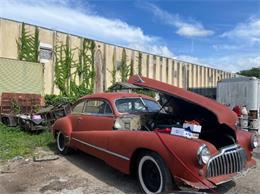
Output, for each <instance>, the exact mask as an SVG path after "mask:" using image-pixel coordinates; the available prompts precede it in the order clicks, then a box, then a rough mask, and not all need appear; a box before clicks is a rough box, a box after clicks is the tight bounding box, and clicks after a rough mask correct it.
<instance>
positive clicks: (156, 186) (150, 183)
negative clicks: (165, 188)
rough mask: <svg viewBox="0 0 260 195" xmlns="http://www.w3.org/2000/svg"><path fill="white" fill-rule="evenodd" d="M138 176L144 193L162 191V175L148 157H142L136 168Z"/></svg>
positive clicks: (157, 166)
mask: <svg viewBox="0 0 260 195" xmlns="http://www.w3.org/2000/svg"><path fill="white" fill-rule="evenodd" d="M138 176H139V180H140V183H141V185H142V188H143V190H144V191H145V192H146V193H160V192H161V191H162V173H161V170H160V168H159V165H158V164H157V162H156V161H155V160H154V159H153V158H152V157H150V156H144V157H143V158H142V159H141V161H140V163H139V167H138Z"/></svg>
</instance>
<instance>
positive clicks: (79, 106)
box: [68, 100, 85, 131]
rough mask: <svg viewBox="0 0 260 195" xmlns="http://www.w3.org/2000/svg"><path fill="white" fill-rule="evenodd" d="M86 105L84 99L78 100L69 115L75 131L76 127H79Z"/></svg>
mask: <svg viewBox="0 0 260 195" xmlns="http://www.w3.org/2000/svg"><path fill="white" fill-rule="evenodd" d="M84 106H85V101H84V100H80V101H78V102H76V103H75V104H74V105H73V107H72V110H71V113H70V114H69V115H68V118H69V119H70V122H71V126H72V130H73V131H76V129H77V127H78V122H79V119H80V117H81V115H82V112H83V108H84Z"/></svg>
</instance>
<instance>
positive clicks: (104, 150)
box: [72, 138, 130, 160]
mask: <svg viewBox="0 0 260 195" xmlns="http://www.w3.org/2000/svg"><path fill="white" fill-rule="evenodd" d="M72 139H73V140H75V141H77V142H79V143H81V144H84V145H86V146H89V147H92V148H95V149H96V150H99V151H102V152H105V153H108V154H111V155H113V156H116V157H118V158H122V159H124V160H130V158H128V157H126V156H123V155H121V154H118V153H115V152H112V151H109V150H107V149H104V148H101V147H98V146H95V145H93V144H90V143H87V142H84V141H81V140H79V139H76V138H72Z"/></svg>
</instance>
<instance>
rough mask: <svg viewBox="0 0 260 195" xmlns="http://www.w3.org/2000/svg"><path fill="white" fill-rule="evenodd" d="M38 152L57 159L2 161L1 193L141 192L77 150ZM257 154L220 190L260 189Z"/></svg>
mask: <svg viewBox="0 0 260 195" xmlns="http://www.w3.org/2000/svg"><path fill="white" fill-rule="evenodd" d="M258 152H259V153H258ZM36 155H38V157H39V160H42V159H46V157H47V158H49V159H52V158H54V159H55V158H56V160H50V161H41V162H35V161H34V160H33V159H19V158H18V159H16V160H12V161H10V162H8V163H5V164H3V165H1V166H0V193H139V190H138V187H137V184H136V181H135V179H134V178H133V177H131V176H127V175H124V174H121V173H120V172H118V171H116V170H114V169H113V168H111V167H109V166H108V165H106V164H105V163H104V162H103V161H101V160H98V159H96V158H94V157H92V156H89V155H87V154H83V153H81V152H77V153H75V154H72V155H70V156H66V157H63V156H57V155H55V154H54V153H53V152H52V151H44V150H42V149H38V151H37V154H36ZM255 155H256V160H257V163H258V166H257V168H256V169H253V170H251V171H250V172H248V173H247V174H246V176H244V177H239V178H236V179H235V180H234V181H231V182H229V183H226V184H223V185H221V186H219V187H218V188H217V189H216V190H217V192H218V193H260V185H259V181H260V168H259V167H260V164H259V163H260V148H258V149H257V153H255ZM41 158H42V159H41ZM57 158H58V159H57Z"/></svg>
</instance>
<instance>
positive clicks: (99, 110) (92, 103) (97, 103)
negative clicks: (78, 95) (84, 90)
mask: <svg viewBox="0 0 260 195" xmlns="http://www.w3.org/2000/svg"><path fill="white" fill-rule="evenodd" d="M84 113H87V114H93V115H111V114H112V110H111V107H110V106H109V104H108V103H107V102H106V101H102V100H88V101H87V103H86V106H85V109H84Z"/></svg>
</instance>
